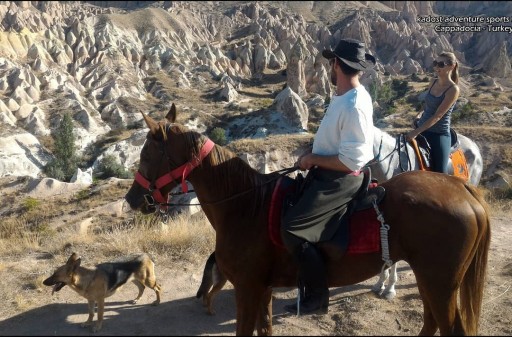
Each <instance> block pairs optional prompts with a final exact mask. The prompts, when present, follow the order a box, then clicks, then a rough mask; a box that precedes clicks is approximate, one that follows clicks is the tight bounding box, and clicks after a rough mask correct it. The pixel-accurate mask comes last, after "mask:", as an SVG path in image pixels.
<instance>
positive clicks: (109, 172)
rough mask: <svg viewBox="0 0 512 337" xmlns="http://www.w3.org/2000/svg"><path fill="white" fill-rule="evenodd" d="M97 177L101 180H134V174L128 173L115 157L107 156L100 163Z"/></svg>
mask: <svg viewBox="0 0 512 337" xmlns="http://www.w3.org/2000/svg"><path fill="white" fill-rule="evenodd" d="M96 171H97V173H96V174H95V176H96V177H97V178H100V179H107V178H110V177H116V178H121V179H129V178H133V174H132V173H131V172H130V171H127V170H126V169H125V168H124V166H123V165H121V164H120V163H119V161H118V160H117V159H116V157H115V156H114V155H111V154H107V155H105V156H103V158H102V159H101V160H100V162H99V163H98V167H97V168H96Z"/></svg>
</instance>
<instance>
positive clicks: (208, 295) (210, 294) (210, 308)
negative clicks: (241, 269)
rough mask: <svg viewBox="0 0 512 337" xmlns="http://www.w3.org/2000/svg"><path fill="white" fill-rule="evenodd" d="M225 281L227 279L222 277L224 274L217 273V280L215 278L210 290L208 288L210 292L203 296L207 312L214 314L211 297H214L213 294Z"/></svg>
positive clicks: (220, 288) (215, 293)
mask: <svg viewBox="0 0 512 337" xmlns="http://www.w3.org/2000/svg"><path fill="white" fill-rule="evenodd" d="M227 281H228V280H227V279H226V278H225V277H224V275H222V274H221V273H219V280H217V282H216V283H215V285H214V286H213V288H212V290H210V292H209V293H208V294H207V295H206V297H205V298H206V306H207V307H208V314H210V315H215V310H213V298H214V297H215V295H217V293H218V292H219V291H221V290H222V288H223V287H224V285H225V284H226V282H227Z"/></svg>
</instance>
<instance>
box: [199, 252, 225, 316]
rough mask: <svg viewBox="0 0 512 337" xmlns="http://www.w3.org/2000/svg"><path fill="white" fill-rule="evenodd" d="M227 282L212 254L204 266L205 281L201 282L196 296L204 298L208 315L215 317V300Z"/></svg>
mask: <svg viewBox="0 0 512 337" xmlns="http://www.w3.org/2000/svg"><path fill="white" fill-rule="evenodd" d="M227 281H228V280H227V278H226V277H225V276H224V275H223V274H222V273H221V272H220V270H219V268H218V267H217V261H216V260H215V252H213V253H211V254H210V257H209V258H208V260H206V263H205V265H204V270H203V279H202V280H201V285H200V286H199V289H198V290H197V294H196V298H201V297H202V298H203V306H205V307H206V308H207V310H208V314H210V315H215V310H213V298H214V297H215V295H217V293H218V292H219V291H221V290H222V287H224V285H225V284H226V282H227ZM212 286H213V288H212ZM210 288H211V290H210Z"/></svg>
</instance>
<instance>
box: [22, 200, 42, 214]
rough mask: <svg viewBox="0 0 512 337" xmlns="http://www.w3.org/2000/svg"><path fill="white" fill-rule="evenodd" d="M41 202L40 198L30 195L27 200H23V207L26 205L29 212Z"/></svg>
mask: <svg viewBox="0 0 512 337" xmlns="http://www.w3.org/2000/svg"><path fill="white" fill-rule="evenodd" d="M40 204H41V202H40V201H39V200H38V199H35V198H32V197H28V198H26V199H25V200H23V207H25V210H26V211H27V212H29V211H31V210H34V209H36V208H37V206H39V205H40Z"/></svg>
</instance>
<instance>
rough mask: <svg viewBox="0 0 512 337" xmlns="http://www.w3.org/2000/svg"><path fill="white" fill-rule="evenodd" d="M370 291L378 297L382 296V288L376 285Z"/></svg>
mask: <svg viewBox="0 0 512 337" xmlns="http://www.w3.org/2000/svg"><path fill="white" fill-rule="evenodd" d="M372 291H373V292H374V293H376V294H377V295H379V296H380V295H382V291H384V287H383V286H382V285H378V284H376V285H374V286H373V287H372Z"/></svg>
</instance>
